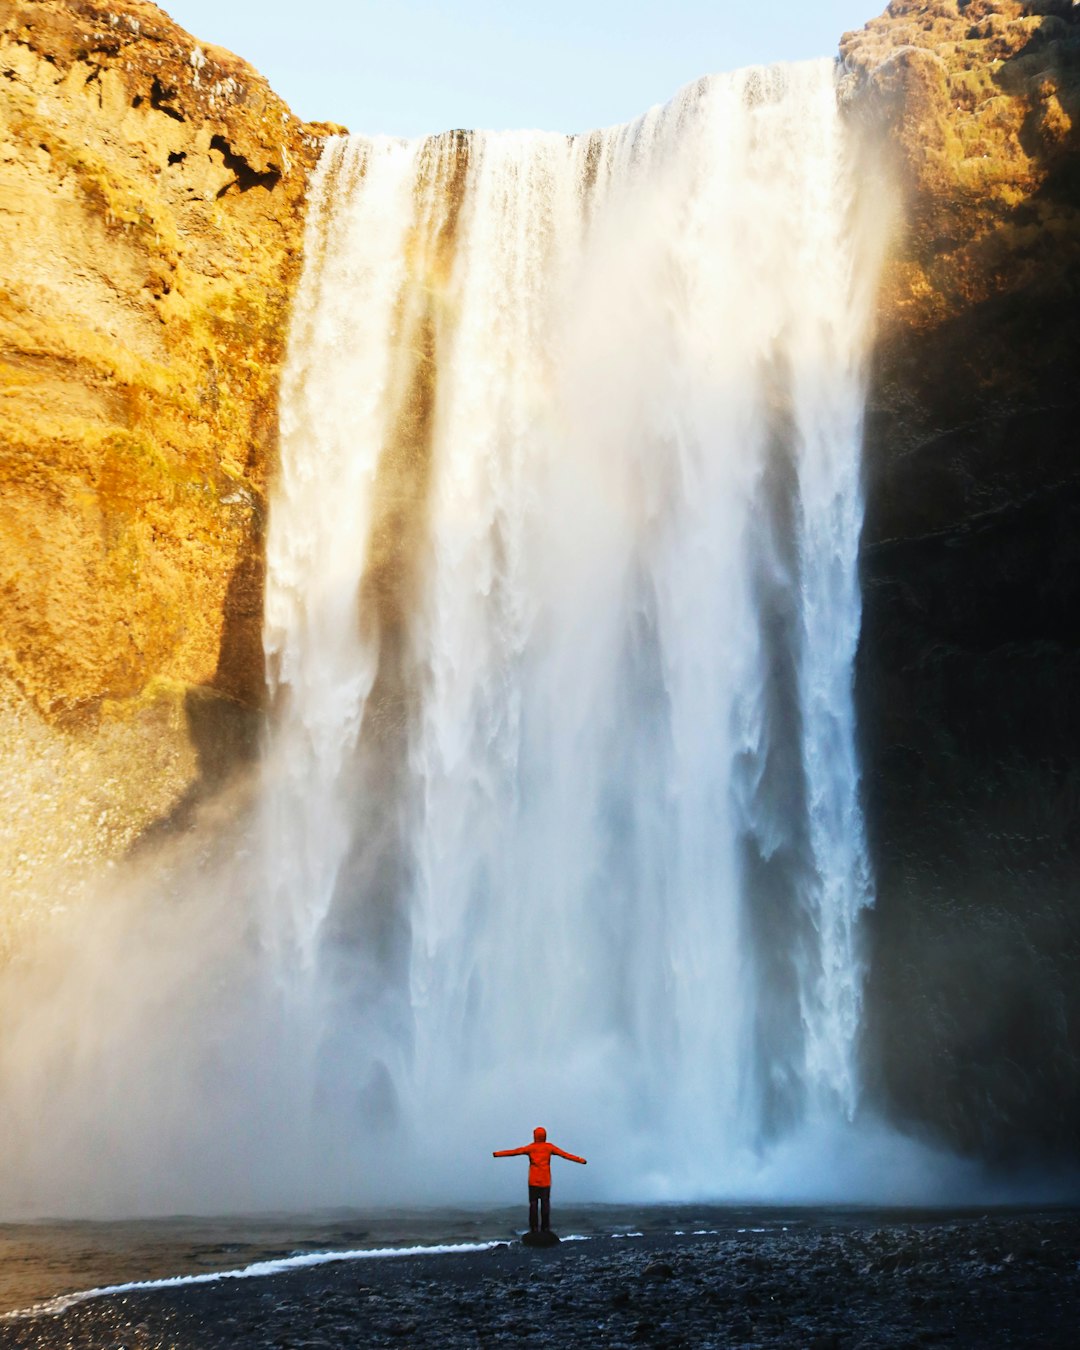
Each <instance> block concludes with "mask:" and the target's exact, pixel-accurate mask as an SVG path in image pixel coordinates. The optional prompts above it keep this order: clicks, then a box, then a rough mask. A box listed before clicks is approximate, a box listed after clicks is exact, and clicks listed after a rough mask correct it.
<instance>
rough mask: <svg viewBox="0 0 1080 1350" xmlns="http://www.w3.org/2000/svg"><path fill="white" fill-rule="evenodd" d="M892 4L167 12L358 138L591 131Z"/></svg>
mask: <svg viewBox="0 0 1080 1350" xmlns="http://www.w3.org/2000/svg"><path fill="white" fill-rule="evenodd" d="M884 5H885V0H667V3H664V0H539V2H538V3H517V2H516V0H501V3H500V0H456V3H452V4H435V3H426V4H425V3H421V0H381V3H380V2H378V0H287V2H286V0H166V3H165V4H164V6H163V8H165V9H166V10H167V11H168V12H169V13H170V14H171V15H172V17H173V18H174V19H175V20H176V21H177V23H179V24H181V25H182V26H183V27H184V28H186V29H188V31H189V32H191V33H193V34H194V35H195V36H196V37H197V38H200V39H201V40H202V41H204V42H210V43H215V44H217V45H218V46H221V47H228V48H230V49H231V50H232V51H234V52H236V53H237V55H239V56H242V57H244V58H245V59H246V60H248V61H250V62H251V64H252V65H254V66H256V67H257V68H258V69H259V70H261V71H262V73H263V74H264V75H265V76H266V77H267V79H268V80H269V81H270V83H271V85H272V86H273V88H274V89H275V90H276V91H277V92H278V93H279V94H280V95H281V96H282V98H284V99H285V100H286V102H287V103H288V104H289V105H290V107H291V108H292V109H293V111H294V112H295V113H297V114H298V115H299V116H301V117H304V118H306V119H308V120H311V121H316V120H323V121H330V122H342V123H344V124H345V125H346V126H347V127H348V128H349V130H350V131H357V132H364V133H367V134H374V133H376V132H388V133H390V134H392V135H399V136H416V135H422V134H424V133H427V132H431V131H443V130H446V129H447V128H449V127H477V128H488V129H491V128H495V129H506V128H526V127H528V128H540V129H543V130H547V131H581V130H587V129H589V128H591V127H597V126H607V125H609V124H610V123H613V122H625V121H627V120H629V119H630V118H632V117H636V116H637V114H638V113H641V112H644V111H645V109H646V108H648V107H650V106H651V105H652V104H654V103H662V102H665V101H666V100H667V99H669V98H670V97H671V95H672V94H674V92H675V91H676V89H678V88H680V87H681V86H682V85H684V84H687V83H689V82H690V81H691V80H694V79H696V78H697V77H698V76H699V75H706V74H710V73H712V72H715V71H721V70H734V69H735V68H736V67H738V66H746V65H756V64H760V63H765V62H769V61H787V60H798V59H802V58H806V57H812V56H832V55H834V54H835V53H836V48H837V44H838V43H839V40H840V35H841V33H843V32H844V31H845V30H846V29H849V28H859V27H861V26H862V25H863V24H864V23H866V22H867V20H869V19H872V18H874V17H875V16H876V15H877V14H878V13H880V11H881V10H882V9H883V8H884Z"/></svg>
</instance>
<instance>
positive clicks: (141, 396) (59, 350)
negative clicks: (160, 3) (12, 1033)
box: [0, 0, 330, 921]
mask: <svg viewBox="0 0 1080 1350" xmlns="http://www.w3.org/2000/svg"><path fill="white" fill-rule="evenodd" d="M328 130H330V128H326V127H322V126H318V127H312V126H305V125H304V124H302V123H300V122H298V121H297V120H296V118H294V117H293V116H292V115H291V114H290V112H289V110H288V109H287V108H286V107H285V105H284V104H283V103H282V102H281V100H280V99H278V98H277V97H276V96H275V95H274V94H273V93H272V92H271V91H270V90H269V88H268V87H267V85H266V83H265V81H264V80H263V79H262V78H261V77H260V76H259V75H258V74H257V73H256V72H255V71H254V70H252V69H251V68H250V67H249V66H247V65H245V64H244V62H242V61H240V60H238V59H237V58H236V57H235V56H233V55H231V54H230V53H229V52H225V51H222V50H218V49H214V48H211V47H205V46H201V45H200V44H199V43H197V42H196V41H195V40H194V39H193V38H191V37H189V36H188V35H187V34H186V33H184V32H183V31H182V30H181V29H179V28H178V27H177V26H176V25H175V24H174V23H172V22H171V20H169V19H168V18H167V16H166V15H165V14H164V13H162V11H161V10H159V9H158V8H157V7H156V6H154V5H152V4H149V3H144V2H143V0H109V3H107V4H106V3H103V2H100V3H99V0H0V203H2V205H0V287H2V288H3V303H2V305H0V591H2V597H3V600H2V608H0V733H2V734H0V811H2V812H3V815H4V819H5V829H4V832H3V844H2V845H0V851H2V854H3V856H0V876H2V878H3V883H2V884H3V887H4V891H5V902H6V904H5V910H6V914H7V916H8V920H9V921H10V920H11V918H12V916H13V915H17V914H18V912H19V911H20V909H23V908H27V907H30V906H31V905H32V904H34V903H40V901H41V897H42V896H43V895H45V896H48V895H50V893H51V894H52V895H53V896H54V898H55V897H56V896H57V895H59V894H60V893H62V892H63V891H64V890H65V888H66V886H67V885H68V883H69V882H70V881H71V880H72V878H73V877H76V876H78V875H81V871H82V865H83V864H84V863H85V861H86V860H87V858H90V857H111V856H116V855H117V854H119V853H120V852H122V851H123V850H124V849H125V848H127V847H128V846H129V845H130V844H131V842H132V841H133V840H134V839H136V838H137V837H138V836H139V834H140V833H141V832H142V831H143V830H145V829H146V828H147V827H148V826H149V825H150V824H151V823H152V822H155V821H158V820H161V819H162V818H165V817H168V816H169V815H170V813H176V812H177V811H178V810H181V809H182V807H183V804H184V803H185V802H188V801H190V800H191V799H192V798H193V797H194V795H196V793H197V791H198V787H199V784H200V783H201V782H205V780H206V779H207V778H210V779H213V778H215V777H219V776H220V775H221V774H222V773H224V771H225V769H226V767H227V765H228V764H230V763H232V762H235V761H236V759H237V758H238V757H242V754H243V751H244V746H245V744H246V743H248V742H249V741H250V737H251V732H252V712H253V709H255V708H256V706H257V704H258V702H259V698H260V694H261V680H262V661H261V648H260V626H261V606H262V595H261V590H262V562H261V540H262V525H263V514H264V504H265V488H266V478H267V472H268V469H269V466H270V465H271V463H272V461H273V457H274V452H275V446H276V435H277V431H276V426H277V422H276V389H277V375H278V369H279V366H280V363H281V358H282V349H283V343H284V337H285V331H286V316H287V311H288V304H289V298H290V295H291V292H292V288H293V286H294V284H295V281H296V279H297V275H298V270H299V266H300V250H301V241H302V232H303V210H304V200H305V193H306V187H307V178H308V173H309V171H310V169H311V167H312V166H313V164H314V163H315V161H316V160H317V158H318V155H319V152H320V147H321V144H322V138H323V137H324V136H325V134H326V133H327V131H328ZM33 897H36V899H33Z"/></svg>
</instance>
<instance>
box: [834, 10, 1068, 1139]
mask: <svg viewBox="0 0 1080 1350" xmlns="http://www.w3.org/2000/svg"><path fill="white" fill-rule="evenodd" d="M842 55H843V57H844V60H845V62H846V64H847V68H848V71H849V80H850V81H851V82H852V84H853V85H854V88H855V97H854V102H853V110H854V113H855V115H857V116H858V117H860V118H861V119H863V122H864V125H866V126H868V128H870V130H871V134H872V135H874V136H876V137H878V138H879V142H880V145H881V147H882V149H883V151H884V153H885V154H887V155H888V156H890V157H891V163H892V168H893V171H894V173H895V177H896V180H897V183H898V185H899V189H900V195H901V199H902V202H903V212H902V217H903V225H902V228H901V231H900V233H899V234H898V236H897V239H896V243H895V247H894V250H893V254H892V257H891V259H890V261H889V264H888V266H887V270H886V280H885V286H884V290H883V294H882V301H881V319H880V338H879V343H878V349H877V357H876V364H875V369H874V375H873V383H872V390H871V406H870V418H869V425H868V443H867V455H866V463H867V493H868V502H867V508H868V514H867V521H866V533H865V538H864V556H863V571H864V629H863V640H862V647H861V653H860V666H859V677H858V678H859V684H858V694H859V703H860V718H861V725H862V728H863V732H864V737H865V746H864V763H865V770H866V787H867V806H868V811H869V820H870V826H871V832H872V839H873V845H874V853H875V861H876V866H877V879H878V903H877V907H876V910H875V912H874V913H873V915H872V916H871V923H870V941H871V947H872V953H871V955H872V969H873V978H872V981H871V985H870V990H869V1000H870V1007H869V1010H870V1026H869V1031H868V1038H867V1045H866V1056H865V1058H866V1064H867V1067H868V1071H869V1072H870V1074H871V1081H872V1082H873V1084H874V1091H875V1095H876V1097H877V1100H878V1101H879V1103H880V1104H882V1105H883V1106H884V1107H885V1108H886V1109H887V1110H888V1111H889V1112H890V1113H892V1114H893V1115H896V1116H899V1117H900V1118H902V1119H907V1120H909V1121H910V1122H912V1123H913V1124H915V1125H916V1126H918V1127H922V1128H925V1129H927V1130H929V1131H930V1132H932V1133H933V1134H935V1135H938V1136H943V1137H944V1138H946V1139H947V1140H948V1141H950V1142H952V1143H954V1144H959V1145H960V1146H961V1147H964V1148H967V1149H970V1150H971V1151H973V1152H976V1153H979V1154H983V1155H990V1156H995V1157H1002V1158H1004V1157H1016V1156H1018V1155H1022V1154H1023V1153H1025V1152H1027V1151H1030V1152H1033V1153H1038V1154H1040V1155H1042V1156H1045V1155H1046V1153H1047V1152H1048V1151H1049V1152H1051V1153H1052V1152H1057V1153H1060V1154H1063V1155H1071V1156H1073V1157H1075V1155H1076V1152H1077V1149H1078V1141H1080V1073H1078V1066H1080V904H1078V896H1077V882H1078V878H1080V811H1078V807H1080V702H1078V699H1077V690H1078V689H1080V457H1078V452H1077V450H1078V447H1077V427H1078V426H1080V382H1078V380H1077V378H1076V353H1077V351H1078V350H1080V303H1078V300H1080V154H1078V150H1080V6H1077V5H1074V4H1071V3H1067V2H1065V3H1061V2H1057V3H1055V2H1053V0H1047V2H1045V3H1034V4H1031V3H1019V2H1018V0H994V2H989V0H932V2H931V3H916V0H894V3H892V4H891V5H890V6H889V8H888V10H887V11H886V12H885V14H884V15H882V17H881V18H879V19H877V20H875V21H873V22H872V23H870V24H869V25H867V27H866V28H865V29H864V30H863V31H861V32H858V33H852V34H848V35H847V36H846V37H845V39H844V41H843V44H842Z"/></svg>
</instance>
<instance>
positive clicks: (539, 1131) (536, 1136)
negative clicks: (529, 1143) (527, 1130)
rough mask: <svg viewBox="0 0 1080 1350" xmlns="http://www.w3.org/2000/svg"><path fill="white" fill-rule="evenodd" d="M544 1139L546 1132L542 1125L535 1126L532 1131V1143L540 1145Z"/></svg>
mask: <svg viewBox="0 0 1080 1350" xmlns="http://www.w3.org/2000/svg"><path fill="white" fill-rule="evenodd" d="M545 1139H547V1130H545V1129H544V1127H543V1125H537V1127H536V1129H535V1130H533V1143H534V1144H542V1143H543V1142H544V1140H545Z"/></svg>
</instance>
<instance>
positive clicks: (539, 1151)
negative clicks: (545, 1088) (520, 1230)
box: [491, 1125, 585, 1233]
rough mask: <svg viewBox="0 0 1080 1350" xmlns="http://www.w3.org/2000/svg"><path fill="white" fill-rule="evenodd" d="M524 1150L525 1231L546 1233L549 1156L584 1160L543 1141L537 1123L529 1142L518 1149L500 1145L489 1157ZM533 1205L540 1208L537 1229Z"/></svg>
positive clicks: (542, 1131)
mask: <svg viewBox="0 0 1080 1350" xmlns="http://www.w3.org/2000/svg"><path fill="white" fill-rule="evenodd" d="M522 1153H524V1154H525V1155H527V1157H528V1159H529V1231H530V1232H532V1233H535V1232H537V1231H540V1232H543V1233H546V1232H548V1231H549V1230H550V1228H551V1155H552V1154H553V1153H555V1154H557V1155H558V1156H559V1157H560V1158H565V1159H566V1160H567V1162H576V1163H581V1165H582V1167H584V1166H585V1159H584V1158H579V1157H578V1156H577V1154H576V1153H564V1152H563V1150H562V1149H561V1148H556V1146H555V1145H554V1144H549V1143H548V1142H547V1130H545V1129H544V1128H543V1126H541V1125H538V1126H537V1127H536V1129H535V1130H533V1141H532V1143H531V1144H525V1145H524V1147H522V1148H504V1149H500V1150H499V1151H498V1152H497V1153H493V1154H492V1155H491V1156H492V1157H493V1158H516V1157H518V1156H519V1155H520V1154H522ZM537 1206H539V1209H540V1224H539V1229H538V1227H537V1222H536V1211H537Z"/></svg>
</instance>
